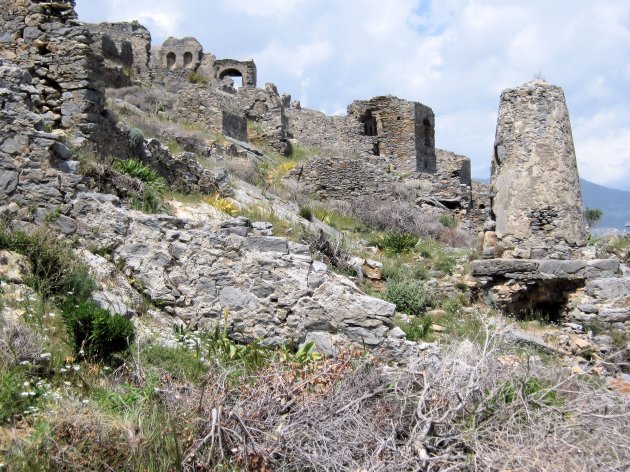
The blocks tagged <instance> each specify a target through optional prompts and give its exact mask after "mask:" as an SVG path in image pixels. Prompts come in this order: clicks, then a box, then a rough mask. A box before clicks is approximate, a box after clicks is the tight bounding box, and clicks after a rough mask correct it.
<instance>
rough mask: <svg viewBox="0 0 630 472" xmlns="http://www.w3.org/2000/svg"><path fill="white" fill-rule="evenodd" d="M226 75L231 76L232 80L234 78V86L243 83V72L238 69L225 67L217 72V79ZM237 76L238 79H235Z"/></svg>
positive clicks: (237, 86)
mask: <svg viewBox="0 0 630 472" xmlns="http://www.w3.org/2000/svg"><path fill="white" fill-rule="evenodd" d="M226 77H232V80H234V86H235V87H236V88H240V87H242V86H243V85H244V80H243V73H242V72H241V71H240V70H237V69H225V70H224V71H221V73H220V74H219V80H223V79H224V78H226ZM237 78H239V79H240V80H237Z"/></svg>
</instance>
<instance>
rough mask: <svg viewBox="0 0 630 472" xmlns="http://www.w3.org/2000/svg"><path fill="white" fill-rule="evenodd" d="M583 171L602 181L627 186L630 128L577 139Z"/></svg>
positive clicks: (581, 170) (629, 164) (585, 174)
mask: <svg viewBox="0 0 630 472" xmlns="http://www.w3.org/2000/svg"><path fill="white" fill-rule="evenodd" d="M578 144H579V146H578V147H577V157H578V165H579V169H580V174H581V175H582V176H588V180H591V181H593V182H595V183H598V184H602V185H613V186H617V187H624V186H625V187H626V188H627V185H628V179H629V178H630V169H629V167H630V128H627V129H620V130H615V131H611V132H609V133H607V134H606V135H604V136H601V137H587V138H585V139H584V140H583V141H581V142H579V143H578Z"/></svg>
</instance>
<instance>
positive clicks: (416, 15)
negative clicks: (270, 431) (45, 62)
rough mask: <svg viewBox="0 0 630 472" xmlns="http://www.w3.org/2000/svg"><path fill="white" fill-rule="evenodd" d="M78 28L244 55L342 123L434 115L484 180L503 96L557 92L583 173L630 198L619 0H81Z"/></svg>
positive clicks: (266, 77) (629, 102)
mask: <svg viewBox="0 0 630 472" xmlns="http://www.w3.org/2000/svg"><path fill="white" fill-rule="evenodd" d="M77 11H78V12H79V18H80V19H81V20H83V21H87V22H100V21H123V20H126V21H132V20H138V21H140V23H142V24H143V25H145V26H146V27H147V28H148V29H149V30H150V31H151V34H152V39H153V43H154V44H156V45H159V44H161V43H162V42H163V41H164V40H165V39H166V38H167V37H168V36H175V37H184V36H193V37H196V38H197V39H198V40H199V41H200V42H201V43H202V45H203V46H204V51H205V52H208V53H213V54H215V55H216V56H217V57H218V58H234V59H248V58H253V59H254V60H255V62H256V65H257V68H258V85H259V86H262V85H264V84H265V83H266V82H273V83H275V84H276V85H277V86H278V90H279V91H280V93H288V94H291V96H292V98H293V99H294V100H300V101H301V103H302V106H306V107H309V108H314V109H318V110H321V111H323V112H325V113H327V114H345V111H346V107H347V105H348V104H350V103H351V102H352V101H354V100H358V99H368V98H371V97H374V96H378V95H388V94H391V95H395V96H398V97H400V98H404V99H407V100H414V101H419V102H422V103H424V104H425V105H428V106H430V107H431V108H432V109H433V111H434V112H435V115H436V146H437V147H439V148H442V149H447V150H449V151H452V152H456V153H458V154H463V155H466V156H468V157H469V158H470V159H471V162H472V172H473V176H474V177H488V176H489V167H490V156H491V154H492V149H493V142H494V133H495V127H496V119H497V111H498V106H499V96H500V93H501V91H502V90H504V89H506V88H510V87H514V86H518V85H521V84H523V83H525V82H528V81H530V80H533V79H535V78H544V79H545V80H546V81H547V82H549V83H553V84H555V85H559V86H561V87H562V88H563V89H564V92H565V96H566V98H567V104H568V107H569V111H570V114H571V123H572V128H573V139H574V142H575V148H576V154H577V159H578V166H579V171H580V175H581V177H583V178H585V179H587V180H590V181H592V182H595V183H598V184H601V185H606V186H608V187H613V188H618V189H622V190H630V1H628V0H598V1H593V0H526V1H525V0H486V1H483V0H207V1H201V0H77Z"/></svg>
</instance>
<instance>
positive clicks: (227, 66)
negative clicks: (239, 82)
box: [214, 59, 256, 87]
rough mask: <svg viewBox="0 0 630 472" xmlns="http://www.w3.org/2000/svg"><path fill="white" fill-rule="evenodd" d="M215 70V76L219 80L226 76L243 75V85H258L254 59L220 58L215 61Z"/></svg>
mask: <svg viewBox="0 0 630 472" xmlns="http://www.w3.org/2000/svg"><path fill="white" fill-rule="evenodd" d="M214 70H215V76H216V78H217V79H219V80H221V79H224V78H225V77H242V78H243V87H255V86H256V64H254V61H251V60H248V61H237V60H234V59H218V60H216V61H215V62H214Z"/></svg>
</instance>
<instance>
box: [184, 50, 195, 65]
mask: <svg viewBox="0 0 630 472" xmlns="http://www.w3.org/2000/svg"><path fill="white" fill-rule="evenodd" d="M184 67H185V68H186V69H190V68H191V67H193V55H192V52H185V53H184Z"/></svg>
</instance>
